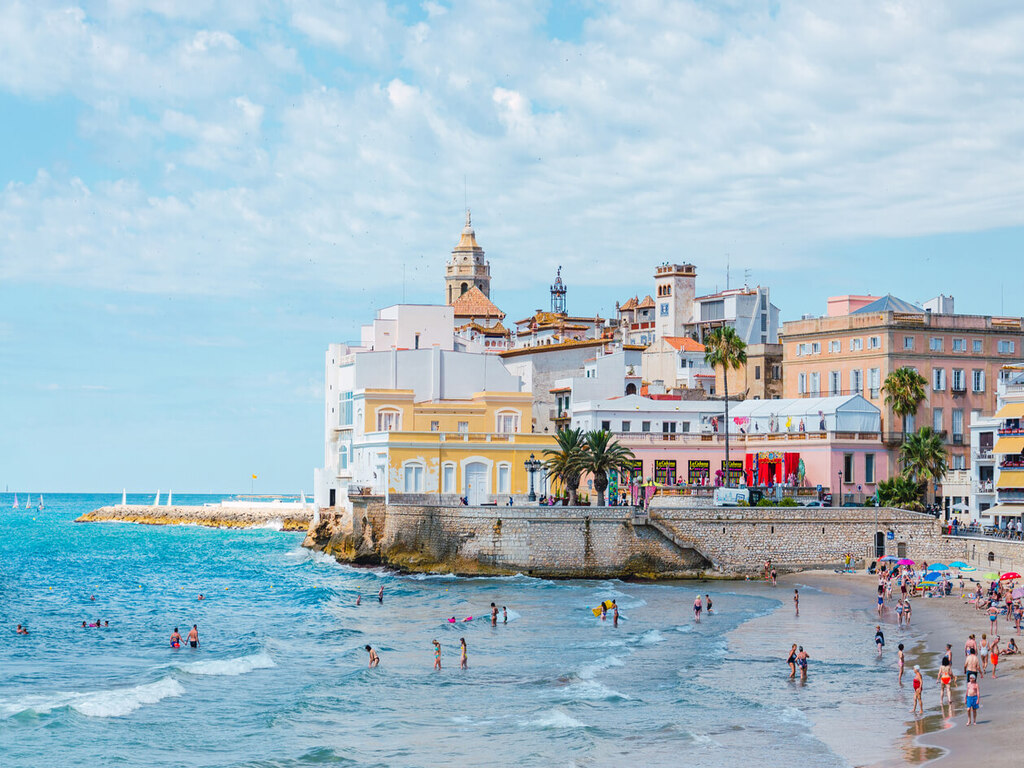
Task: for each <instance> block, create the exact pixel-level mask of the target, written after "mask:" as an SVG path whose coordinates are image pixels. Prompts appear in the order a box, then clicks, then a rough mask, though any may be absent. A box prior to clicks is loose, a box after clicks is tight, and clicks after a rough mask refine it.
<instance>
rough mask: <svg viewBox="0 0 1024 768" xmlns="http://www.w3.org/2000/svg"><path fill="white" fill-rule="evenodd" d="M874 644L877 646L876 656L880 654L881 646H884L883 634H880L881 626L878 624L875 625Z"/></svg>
mask: <svg viewBox="0 0 1024 768" xmlns="http://www.w3.org/2000/svg"><path fill="white" fill-rule="evenodd" d="M875 646H877V648H878V656H879V658H881V656H882V648H884V647H885V635H883V634H882V628H881V627H880V626H879V625H877V624H876V625H875Z"/></svg>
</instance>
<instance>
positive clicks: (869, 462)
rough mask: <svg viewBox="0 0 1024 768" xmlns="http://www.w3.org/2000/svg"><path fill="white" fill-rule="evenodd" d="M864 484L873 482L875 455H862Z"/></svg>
mask: <svg viewBox="0 0 1024 768" xmlns="http://www.w3.org/2000/svg"><path fill="white" fill-rule="evenodd" d="M864 482H865V483H873V482H875V454H873V453H865V454H864Z"/></svg>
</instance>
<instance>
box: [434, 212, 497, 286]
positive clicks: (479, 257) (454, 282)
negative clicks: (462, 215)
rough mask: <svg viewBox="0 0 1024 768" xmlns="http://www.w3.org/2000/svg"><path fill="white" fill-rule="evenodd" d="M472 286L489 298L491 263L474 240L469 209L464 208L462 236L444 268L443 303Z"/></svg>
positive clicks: (474, 234)
mask: <svg viewBox="0 0 1024 768" xmlns="http://www.w3.org/2000/svg"><path fill="white" fill-rule="evenodd" d="M474 286H476V287H477V288H479V289H480V291H481V292H482V293H483V294H484V296H486V297H488V298H490V296H491V265H490V263H488V262H487V261H486V260H485V259H484V249H483V248H481V247H480V245H479V244H478V243H477V241H476V232H474V231H473V222H472V219H471V218H470V213H469V209H466V226H464V227H463V228H462V237H460V238H459V244H458V245H456V246H455V247H454V248H453V249H452V257H451V259H449V260H448V266H447V268H446V269H445V275H444V290H445V297H444V298H445V303H446V304H451V303H452V302H454V301H455V300H456V299H457V298H459V296H461V295H462V294H464V293H466V292H467V291H468V290H470V289H471V288H473V287H474Z"/></svg>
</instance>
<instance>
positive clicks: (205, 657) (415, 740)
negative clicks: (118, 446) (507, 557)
mask: <svg viewBox="0 0 1024 768" xmlns="http://www.w3.org/2000/svg"><path fill="white" fill-rule="evenodd" d="M119 498H120V494H116V495H115V494H111V495H107V496H104V495H64V496H59V495H47V496H46V504H47V507H46V509H45V510H44V511H42V512H40V511H36V510H25V509H19V510H13V509H11V502H12V500H13V495H10V494H7V495H0V636H2V637H3V642H0V756H2V757H0V764H2V765H3V766H4V767H5V768H20V767H21V766H31V767H33V768H35V767H37V766H54V765H58V766H62V765H69V766H84V765H102V766H120V765H123V766H181V765H185V764H187V765H190V766H218V767H219V766H232V767H239V768H240V767H242V766H252V767H253V768H255V767H257V766H260V767H266V768H270V767H272V766H273V767H281V768H284V767H286V766H288V767H290V766H306V765H312V764H329V765H341V766H438V765H466V766H477V765H489V766H494V765H499V766H512V765H514V766H617V767H618V768H621V766H623V765H637V766H640V765H681V764H687V765H693V766H723V765H726V766H729V765H734V766H740V765H754V764H760V765H787V764H788V765H815V766H842V765H847V764H848V762H847V759H846V758H845V757H843V756H841V755H839V754H837V753H836V752H834V751H833V750H832V748H831V747H830V746H829V744H830V743H831V744H832V745H833V746H835V743H834V740H830V739H828V738H826V739H824V740H823V739H822V738H821V734H820V732H818V733H816V732H815V730H814V729H813V727H812V726H813V724H814V722H815V720H816V719H817V718H818V716H819V714H823V716H824V717H825V718H826V720H827V719H828V718H832V719H833V720H835V721H836V723H837V725H836V728H837V729H840V730H842V729H846V730H848V728H847V725H848V722H847V718H848V716H850V714H849V713H850V712H860V709H856V710H845V709H843V707H844V706H847V705H851V706H859V697H860V696H862V695H863V697H864V701H865V705H866V706H865V707H864V708H863V709H864V710H865V712H862V713H861V714H862V715H863V719H862V720H860V721H858V722H860V723H862V724H864V727H866V728H869V729H870V732H871V733H872V734H873V737H875V738H878V739H879V743H878V744H877V745H876V746H875V747H872V748H869V749H866V750H865V757H868V758H876V757H878V756H880V755H882V754H885V753H884V752H881V751H880V750H884V748H885V743H886V742H887V741H888V739H889V737H890V736H891V737H892V738H895V735H896V734H897V733H898V732H899V728H897V729H896V730H893V728H892V726H889V725H886V721H881V720H879V721H878V722H875V721H873V720H872V715H871V714H870V710H872V709H875V708H877V707H876V706H875V704H876V703H877V701H878V690H879V689H880V688H881V687H883V686H884V687H885V688H889V687H891V686H890V685H889V675H890V672H891V670H890V667H889V666H887V665H886V663H885V662H881V663H880V662H877V661H876V660H875V659H874V658H873V655H874V654H873V644H872V643H871V641H870V634H871V632H873V626H871V627H870V629H868V628H867V627H868V625H870V624H871V623H872V620H871V618H870V615H869V613H868V612H867V611H864V612H863V615H861V612H860V611H859V609H857V610H855V611H853V612H851V611H850V609H848V608H844V607H840V606H836V605H833V604H832V603H830V602H829V600H828V599H827V598H826V597H824V596H822V595H821V594H820V593H819V594H816V593H814V592H812V591H807V592H806V593H805V594H804V595H803V600H802V612H803V613H804V614H805V615H810V614H811V613H812V612H814V611H817V612H818V613H819V620H818V621H816V622H814V623H813V624H812V622H811V621H810V620H805V625H804V626H801V625H800V624H799V621H800V620H798V619H795V617H792V616H790V614H791V613H792V611H791V603H790V596H789V594H788V593H782V592H781V591H779V590H772V589H771V588H770V587H767V586H765V585H763V584H749V585H748V584H743V583H740V584H735V585H728V584H725V585H707V584H699V585H698V584H694V583H683V584H634V583H623V582H619V581H566V582H554V581H547V580H543V579H534V578H527V577H522V576H516V577H509V578H473V579H464V578H454V577H444V576H436V577H431V576H426V577H424V576H402V575H397V574H394V573H390V572H388V571H385V570H382V569H358V568H352V567H347V566H342V565H339V564H337V563H336V562H334V561H333V560H331V559H329V558H326V557H323V556H322V555H319V554H312V553H310V552H308V551H306V550H303V549H302V548H301V547H300V546H299V545H300V542H301V540H302V536H301V535H299V534H294V533H282V532H279V531H275V530H266V529H254V530H242V531H222V530H212V529H206V528H199V527H192V526H175V527H150V526H140V525H132V524H122V523H90V524H75V523H73V522H72V520H73V519H74V518H75V517H76V516H78V515H79V514H81V513H82V512H86V511H89V510H91V509H94V508H96V507H98V506H101V505H103V504H109V503H116V502H117V501H119ZM217 498H220V497H209V496H203V497H189V496H186V495H181V496H178V495H176V496H175V501H176V502H178V503H182V504H188V503H202V502H204V501H213V500H216V499H217ZM22 500H24V497H22ZM129 501H130V502H131V501H134V502H139V503H144V502H148V501H149V498H148V497H147V498H145V499H143V498H142V497H138V498H132V499H129ZM381 586H383V587H384V590H385V591H384V602H383V604H380V603H378V601H377V598H376V593H377V590H378V589H379V587H381ZM698 589H699V590H700V591H701V592H703V593H708V592H709V593H710V594H711V595H712V597H713V599H714V603H715V612H714V613H713V614H712V615H711V616H708V617H706V618H705V620H704V621H703V622H702V623H700V624H696V623H695V622H694V621H693V616H692V611H691V606H692V603H693V598H694V596H695V594H696V592H697V590H698ZM200 593H202V594H204V595H205V596H206V598H207V599H205V600H204V601H202V602H200V601H198V600H197V599H196V598H197V596H198V595H199V594H200ZM358 595H362V604H361V605H359V606H357V605H356V604H355V603H356V598H357V596H358ZM93 598H95V599H93ZM603 599H616V600H617V601H618V604H619V606H620V608H621V612H622V615H623V620H622V622H621V623H620V625H619V626H618V627H617V628H616V627H613V626H612V622H611V620H610V618H609V620H608V621H605V622H602V621H600V620H599V619H596V618H595V617H594V616H593V614H592V613H591V611H590V608H591V607H593V606H595V605H597V604H598V603H599V601H601V600H603ZM492 601H493V602H495V603H497V604H498V606H499V607H500V606H507V608H508V615H509V619H510V620H509V622H508V624H504V623H501V622H500V621H499V624H498V626H497V627H492V626H491V625H490V621H489V619H488V618H486V617H487V614H488V606H489V605H490V603H491V602H492ZM780 605H781V606H782V608H781V609H779V610H778V612H777V613H773V612H774V611H776V609H777V608H778V607H779V606H780ZM828 611H831V612H832V614H827V612H828ZM823 614H824V615H825V619H824V620H821V616H822V615H823ZM452 615H454V616H456V617H458V618H459V619H462V618H464V617H466V616H473V617H474V620H473V621H472V622H461V621H460V622H459V623H458V624H456V625H450V624H448V623H447V621H446V619H447V618H448V617H450V616H452ZM477 617H484V618H477ZM773 617H778V618H777V619H776V618H773ZM783 617H784V618H783ZM97 619H98V620H101V621H104V622H106V621H109V622H110V626H109V627H103V628H99V629H97V628H85V629H83V628H82V627H81V623H82V622H83V621H86V622H87V623H92V622H94V621H95V620H97ZM766 622H767V623H766ZM830 622H831V623H830ZM18 623H21V624H25V625H27V626H28V628H29V630H30V632H31V634H29V635H28V636H19V635H16V634H15V633H14V628H15V625H16V624H18ZM192 624H197V625H198V627H199V632H200V639H201V642H202V645H201V648H199V649H198V650H193V649H191V648H181V649H178V650H172V649H171V648H170V647H169V643H168V637H169V635H170V633H171V630H172V629H173V628H174V627H176V626H177V627H179V628H180V630H181V633H182V635H184V634H185V632H186V630H187V628H189V627H191V625H192ZM756 626H766V627H770V629H768V630H764V631H762V630H758V632H757V633H752V632H750V631H746V632H744V631H743V630H744V627H746V628H747V629H749V628H751V627H756ZM730 633H732V634H730ZM861 633H865V635H864V637H863V638H861V636H860V635H861ZM460 637H465V638H466V641H467V644H468V648H469V669H468V670H466V671H460V670H459V669H458V644H459V638H460ZM434 638H437V639H438V640H439V641H440V642H441V644H442V649H443V669H442V670H441V671H440V672H435V671H433V670H432V665H433V649H432V645H431V640H432V639H434ZM790 642H802V643H804V644H806V645H808V648H809V650H811V656H812V659H813V660H814V661H813V662H812V668H811V669H812V671H811V677H810V681H809V683H808V684H807V685H804V686H802V685H799V684H797V683H791V682H788V681H787V680H786V679H785V678H786V675H787V674H788V668H786V666H785V664H784V663H783V657H784V655H785V653H786V652H787V651H788V648H789V643H790ZM367 643H369V644H371V645H373V646H374V647H375V648H376V649H378V651H379V653H380V656H381V659H382V662H381V666H380V667H379V668H378V669H373V670H370V669H367V654H366V652H365V651H364V650H363V647H364V646H365V645H366V644H367ZM861 645H863V648H861ZM862 651H863V652H862ZM872 691H873V692H872ZM869 697H872V698H869ZM851 698H852V699H853V702H852V704H851V703H850V700H851ZM882 698H883V699H884V696H883V697H882ZM887 728H888V731H887V730H886V729H887ZM818 730H819V731H820V728H819V729H818ZM826 742H828V743H826ZM876 753H877V754H876Z"/></svg>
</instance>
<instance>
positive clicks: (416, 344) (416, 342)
mask: <svg viewBox="0 0 1024 768" xmlns="http://www.w3.org/2000/svg"><path fill="white" fill-rule="evenodd" d="M419 348H420V335H419V334H418V333H417V334H416V338H415V339H414V340H413V349H419Z"/></svg>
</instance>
